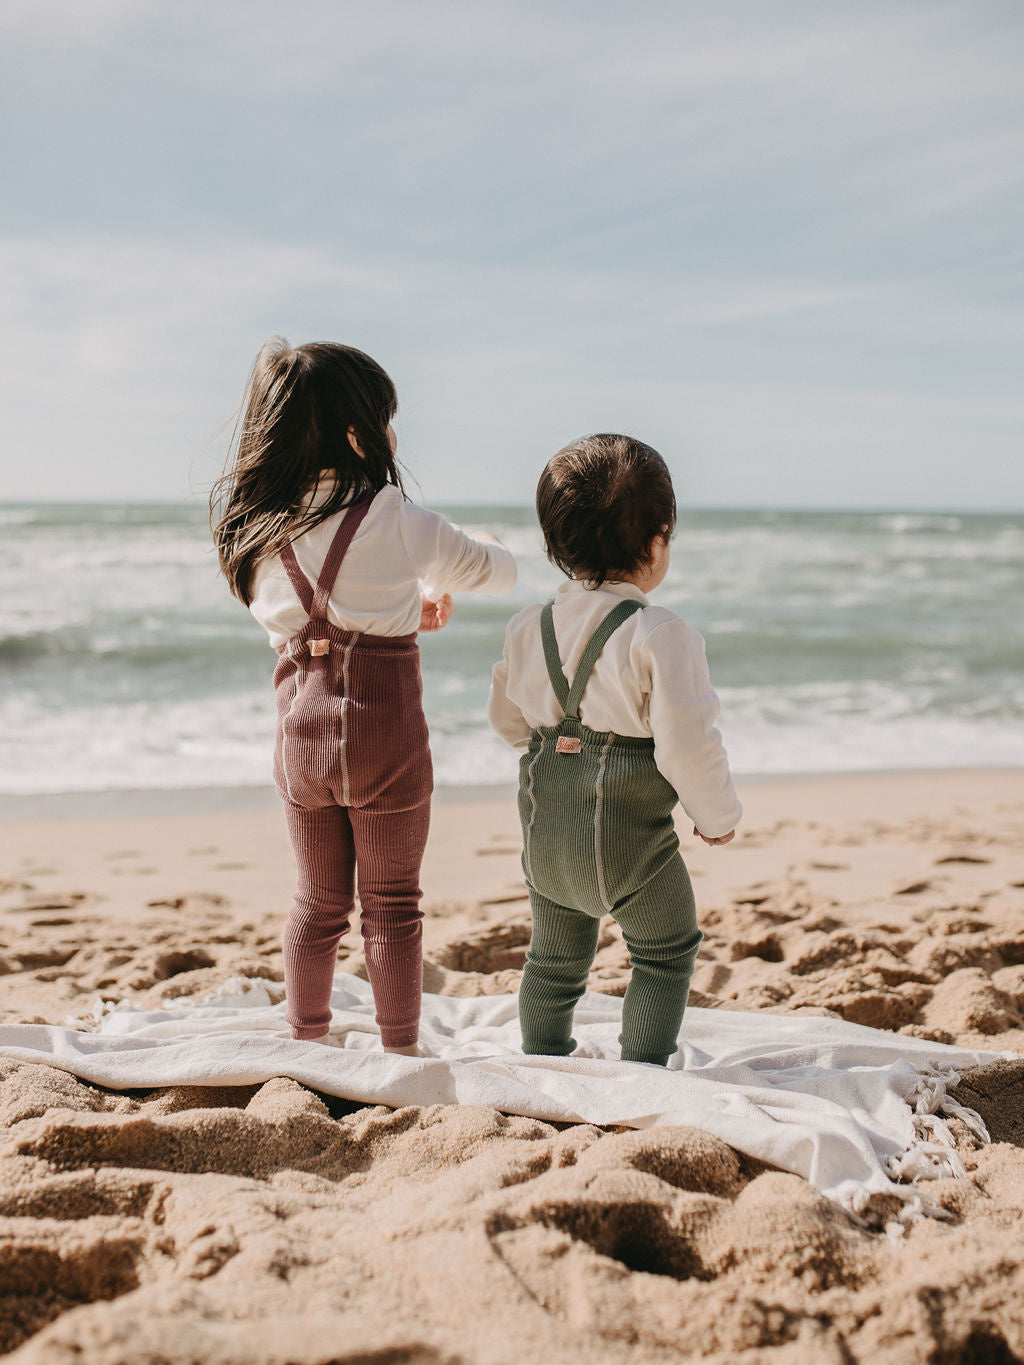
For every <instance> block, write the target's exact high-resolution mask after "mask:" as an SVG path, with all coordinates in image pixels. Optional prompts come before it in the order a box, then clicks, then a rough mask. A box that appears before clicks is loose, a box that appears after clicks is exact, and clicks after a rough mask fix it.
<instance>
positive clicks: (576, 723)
mask: <svg viewBox="0 0 1024 1365" xmlns="http://www.w3.org/2000/svg"><path fill="white" fill-rule="evenodd" d="M640 609H641V607H640V603H638V602H636V601H634V600H627V601H624V602H622V603H621V604H620V605H619V606H617V607H615V608H614V609H613V610H612V611H611V612H609V613H608V615H607V616H606V617H605V619H604V620H603V621H602V623H601V625H600V626H598V628H597V630H596V631H595V632H594V634H593V636H592V637H591V640H590V641H589V643H588V645H587V647H586V649H585V650H584V651H583V654H582V656H581V658H580V662H579V665H578V667H577V670H576V676H575V678H574V679H573V683H572V686H571V687H570V685H569V683H568V682H567V681H566V679H565V677H564V675H563V674H562V671H561V664H560V662H559V656H558V646H557V641H556V640H555V634H554V625H553V621H552V613H551V609H550V607H546V608H545V610H544V612H543V613H542V615H541V629H542V632H543V637H544V652H545V657H546V659H547V663H548V672H549V676H550V678H551V684H552V686H553V687H554V689H555V693H556V695H557V697H558V699H559V702H560V704H561V705H562V706H563V708H564V711H565V717H564V719H563V720H562V721H561V723H560V724H559V725H556V726H546V727H543V728H540V729H537V730H535V731H534V732H533V734H532V736H531V739H530V744H529V747H528V749H527V751H526V753H524V754H523V756H522V759H521V760H520V765H519V773H520V786H519V815H520V819H521V822H522V826H523V869H524V872H525V874H526V881H527V886H528V888H529V891H530V901H531V906H532V909H533V934H532V938H531V942H530V950H529V952H528V954H527V965H526V969H525V971H524V973H523V981H522V985H521V987H520V994H519V1002H520V1003H519V1010H520V1022H521V1024H522V1028H523V1050H524V1051H525V1052H539V1053H546V1054H549V1055H551V1054H553V1055H567V1054H568V1053H569V1052H571V1051H572V1050H573V1047H574V1046H575V1043H574V1042H573V1040H572V1038H571V1036H570V1033H571V1027H572V1011H573V1008H574V1007H575V1004H576V1002H577V1000H578V999H579V997H580V995H581V994H582V993H583V991H584V989H585V988H586V981H587V974H588V972H589V970H590V967H591V964H592V963H593V960H594V953H595V951H596V948H597V931H598V921H599V920H600V918H601V916H602V915H605V914H610V915H613V916H614V917H615V919H616V920H617V921H618V923H619V924H620V925H621V927H622V930H623V936H624V937H625V939H626V942H627V946H628V947H629V950H630V958H631V960H632V963H633V977H632V979H631V981H630V985H629V988H628V990H627V993H626V999H625V1000H624V1002H623V1031H622V1035H621V1037H620V1042H621V1044H622V1049H623V1051H622V1055H623V1057H624V1058H625V1059H626V1060H629V1061H646V1062H655V1063H658V1064H659V1065H664V1064H665V1063H666V1062H667V1060H668V1058H669V1056H670V1055H671V1053H672V1052H673V1051H674V1050H675V1045H676V1037H677V1035H678V1031H679V1025H680V1021H681V1019H682V1016H683V1011H684V1009H685V1006H686V998H687V994H688V991H689V982H690V977H691V976H692V974H693V966H694V961H695V959H696V954H697V948H698V946H699V944H700V940H701V935H700V931H699V930H698V928H697V920H696V909H695V905H694V899H693V889H692V887H691V885H690V878H689V875H688V873H687V871H686V867H685V865H684V863H683V860H682V858H681V857H680V856H679V852H678V849H679V839H678V837H677V835H676V832H675V828H674V826H673V823H672V812H673V810H674V808H675V805H676V802H677V796H676V793H675V791H674V790H673V788H672V787H671V785H670V784H669V783H668V782H667V781H666V780H665V778H664V777H663V776H662V775H661V773H660V772H659V771H658V768H657V765H656V764H655V761H654V741H653V740H652V739H638V738H632V737H628V736H623V735H616V734H613V733H602V732H599V731H595V730H590V729H588V727H587V726H585V725H584V724H583V723H582V721H581V720H580V719H579V704H580V699H581V697H582V696H583V690H584V688H585V687H586V683H587V678H588V677H589V675H590V672H591V669H592V668H593V666H594V662H595V661H596V659H597V657H598V655H599V654H600V651H601V649H602V648H603V646H604V643H605V641H606V640H607V639H608V638H609V636H610V635H611V634H612V632H613V631H614V630H615V629H617V627H618V626H619V625H621V624H622V622H623V621H625V620H626V619H628V617H629V616H631V615H632V614H633V612H634V611H638V610H640Z"/></svg>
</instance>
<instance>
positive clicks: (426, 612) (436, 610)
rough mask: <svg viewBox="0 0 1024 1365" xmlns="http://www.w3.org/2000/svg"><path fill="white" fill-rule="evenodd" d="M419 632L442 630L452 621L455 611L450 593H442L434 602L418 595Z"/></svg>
mask: <svg viewBox="0 0 1024 1365" xmlns="http://www.w3.org/2000/svg"><path fill="white" fill-rule="evenodd" d="M420 604H421V607H420V630H444V628H445V626H446V625H447V624H448V622H449V621H450V620H451V619H452V612H453V611H454V610H455V608H454V606H453V605H452V599H451V594H450V593H447V592H446V593H444V594H442V596H440V597H439V598H438V599H437V601H436V602H431V600H430V598H429V597H424V596H423V595H422V594H421V595H420Z"/></svg>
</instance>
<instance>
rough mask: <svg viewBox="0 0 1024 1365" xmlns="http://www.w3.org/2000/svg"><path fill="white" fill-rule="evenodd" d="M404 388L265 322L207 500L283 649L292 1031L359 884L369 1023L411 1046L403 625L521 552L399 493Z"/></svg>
mask: <svg viewBox="0 0 1024 1365" xmlns="http://www.w3.org/2000/svg"><path fill="white" fill-rule="evenodd" d="M397 405H398V400H397V397H396V394H395V388H394V385H393V384H392V382H391V380H390V379H389V378H388V376H387V375H386V374H385V372H384V371H383V370H382V369H381V367H380V366H379V365H378V364H377V363H376V362H375V361H373V360H371V359H370V357H369V356H367V355H364V354H363V353H362V352H361V351H357V350H354V349H353V348H352V347H350V346H339V345H335V344H332V343H327V342H313V343H310V344H307V345H304V346H295V347H292V346H289V344H288V343H287V342H286V341H285V340H284V339H283V338H281V337H275V338H273V339H272V340H271V341H268V342H267V344H266V345H265V346H264V347H263V349H262V350H261V351H260V353H259V355H258V356H257V358H256V362H255V364H254V365H253V368H252V372H251V374H250V375H249V382H248V385H247V388H246V392H245V397H244V399H243V407H242V417H241V420H240V423H239V428H238V430H237V432H236V437H235V441H234V442H233V452H232V457H231V459H230V460H229V465H228V468H227V470H226V472H225V473H224V475H223V476H222V477H221V478H220V479H219V480H218V482H217V483H216V484H215V486H214V489H213V493H212V495H211V501H210V507H211V521H212V524H213V528H214V539H215V541H216V545H217V551H218V554H219V556H220V564H221V568H222V570H223V572H224V575H225V577H226V578H227V580H228V583H229V585H230V587H231V590H232V592H233V593H234V594H235V596H236V597H238V598H240V599H241V600H242V601H243V602H244V603H245V604H246V606H248V607H249V609H250V611H251V612H252V613H253V615H254V616H255V617H256V619H257V621H259V622H260V624H261V625H262V626H263V627H264V628H265V629H266V631H267V634H268V635H269V637H270V643H271V644H272V645H273V646H274V648H275V649H276V650H277V652H278V655H279V661H278V664H277V667H276V669H275V671H274V686H275V689H276V693H277V708H278V726H277V741H276V745H275V752H274V782H275V785H276V787H277V790H278V793H279V795H280V796H281V799H282V800H283V802H284V809H285V817H286V820H287V824H288V833H289V836H290V838H291V841H292V847H293V848H294V850H295V859H296V862H297V864H298V890H297V892H296V896H295V903H294V906H293V908H292V911H291V914H290V916H289V918H288V923H287V925H286V927H285V932H284V977H285V992H286V996H287V1002H288V1003H287V1014H286V1018H287V1020H288V1022H289V1024H290V1025H291V1030H292V1036H293V1037H294V1038H305V1039H316V1040H318V1041H321V1042H323V1041H326V1040H327V1036H328V1026H329V1024H330V1021H331V1006H330V997H331V983H332V980H333V977H334V968H335V962H336V954H337V947H338V941H339V939H340V938H341V936H342V934H344V933H345V931H346V930H347V929H348V926H349V918H350V916H351V915H352V912H353V909H354V903H355V902H354V891H355V889H356V886H358V891H359V901H360V907H361V911H362V932H363V941H364V946H365V949H366V969H367V975H368V977H369V979H370V985H371V986H372V988H373V998H374V1003H375V1005H376V1012H377V1023H378V1024H379V1026H380V1033H381V1041H382V1043H383V1045H384V1047H385V1049H386V1050H387V1051H389V1052H404V1053H408V1054H411V1055H415V1053H416V1051H417V1048H416V1042H417V1038H418V1035H419V1014H420V992H421V982H422V958H421V939H422V923H421V921H422V911H421V910H420V908H419V900H420V895H421V891H420V886H419V875H420V863H421V860H422V857H423V850H424V846H425V844H426V838H427V825H428V822H429V816H430V794H431V791H432V789H433V777H432V770H431V762H430V749H429V747H428V739H427V726H426V721H425V720H424V717H423V706H422V685H421V682H420V668H419V649H418V647H417V644H416V631H417V630H440V629H441V628H442V627H443V626H444V625H446V624H447V622H448V619H449V617H450V615H451V611H452V604H451V597H450V595H449V594H450V593H452V592H455V591H463V592H472V591H481V590H486V591H488V592H493V593H505V592H508V591H510V590H511V588H512V587H513V586H514V584H515V580H516V568H515V562H514V560H513V559H512V556H511V555H510V554H509V552H508V551H507V550H506V549H505V548H504V547H503V546H501V545H500V544H499V542H498V541H497V540H495V539H494V538H493V536H488V535H487V534H486V533H479V534H477V535H475V536H472V537H471V536H468V535H466V534H464V533H463V532H462V531H460V530H459V529H458V528H457V527H455V526H452V525H450V524H449V523H448V522H447V521H445V519H444V518H443V517H441V516H438V514H437V513H436V512H429V511H427V510H426V509H425V508H422V507H418V506H416V505H415V504H414V503H412V502H410V501H408V499H407V498H406V496H405V491H404V488H403V485H402V479H401V475H400V474H399V470H398V465H397V462H396V459H395V450H396V445H397V442H396V437H395V433H394V429H393V428H392V426H391V419H392V418H393V417H394V415H395V411H396V408H397Z"/></svg>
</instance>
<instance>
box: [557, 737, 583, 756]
mask: <svg viewBox="0 0 1024 1365" xmlns="http://www.w3.org/2000/svg"><path fill="white" fill-rule="evenodd" d="M579 751H580V741H579V740H578V739H576V738H575V737H574V736H573V735H559V736H558V740H557V742H556V744H555V753H556V754H578V753H579Z"/></svg>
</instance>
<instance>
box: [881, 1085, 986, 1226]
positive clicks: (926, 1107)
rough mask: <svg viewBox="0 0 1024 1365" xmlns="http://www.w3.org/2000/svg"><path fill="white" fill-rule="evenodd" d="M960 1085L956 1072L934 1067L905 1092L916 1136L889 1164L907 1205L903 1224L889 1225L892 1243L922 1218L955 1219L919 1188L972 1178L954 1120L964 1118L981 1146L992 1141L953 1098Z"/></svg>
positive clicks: (976, 1118) (974, 1117)
mask: <svg viewBox="0 0 1024 1365" xmlns="http://www.w3.org/2000/svg"><path fill="white" fill-rule="evenodd" d="M959 1080H960V1073H959V1071H957V1070H956V1069H955V1068H954V1067H951V1066H939V1065H936V1064H934V1063H930V1064H928V1065H926V1066H923V1067H921V1068H920V1069H919V1070H918V1072H917V1075H916V1076H915V1078H914V1079H913V1080H912V1081H911V1082H910V1084H909V1085H908V1086H907V1089H906V1090H905V1091H904V1093H903V1098H904V1100H905V1101H906V1103H907V1104H908V1105H909V1106H910V1109H911V1115H910V1119H911V1123H912V1124H913V1130H914V1136H913V1139H912V1140H911V1143H910V1145H909V1146H908V1147H907V1149H906V1151H904V1152H902V1153H901V1154H900V1155H899V1156H890V1157H886V1159H885V1162H884V1165H885V1171H886V1174H887V1175H888V1176H889V1177H890V1178H891V1179H892V1180H893V1181H894V1182H896V1189H895V1190H894V1193H896V1194H899V1195H900V1196H901V1198H903V1199H904V1200H905V1201H906V1202H905V1203H904V1206H903V1208H902V1209H901V1210H900V1213H899V1218H898V1220H897V1221H896V1222H894V1223H888V1224H886V1232H887V1233H888V1235H889V1236H890V1238H894V1239H896V1240H898V1239H899V1238H900V1237H901V1236H902V1233H903V1229H904V1228H905V1227H906V1225H907V1224H908V1223H911V1222H915V1221H916V1220H917V1219H918V1218H925V1217H928V1218H949V1217H950V1214H949V1212H948V1210H946V1209H944V1208H941V1207H940V1206H939V1205H937V1204H932V1203H930V1202H929V1201H927V1200H925V1199H923V1198H922V1197H921V1195H920V1194H919V1193H918V1192H917V1190H916V1189H915V1187H916V1186H917V1185H918V1184H919V1182H921V1181H924V1180H945V1179H950V1178H952V1179H954V1180H961V1179H963V1177H964V1176H965V1175H966V1174H967V1171H966V1168H965V1166H964V1163H963V1158H962V1157H961V1156H960V1153H959V1152H958V1151H957V1150H956V1144H955V1141H954V1138H953V1134H952V1133H951V1132H950V1128H949V1122H948V1119H950V1118H957V1119H960V1121H961V1122H962V1123H964V1124H966V1125H967V1127H968V1128H969V1129H970V1130H971V1132H972V1133H973V1134H974V1135H975V1137H977V1138H978V1140H979V1141H980V1142H985V1143H988V1142H991V1141H992V1138H991V1136H990V1134H989V1131H988V1129H987V1128H986V1127H985V1122H984V1120H983V1119H982V1117H981V1115H980V1114H979V1113H977V1111H976V1110H974V1109H968V1108H967V1106H966V1105H964V1104H961V1103H960V1101H959V1100H956V1099H954V1098H953V1097H952V1095H950V1094H949V1090H950V1089H951V1088H952V1087H953V1086H955V1085H956V1084H957V1082H958V1081H959ZM943 1115H945V1117H943Z"/></svg>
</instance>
